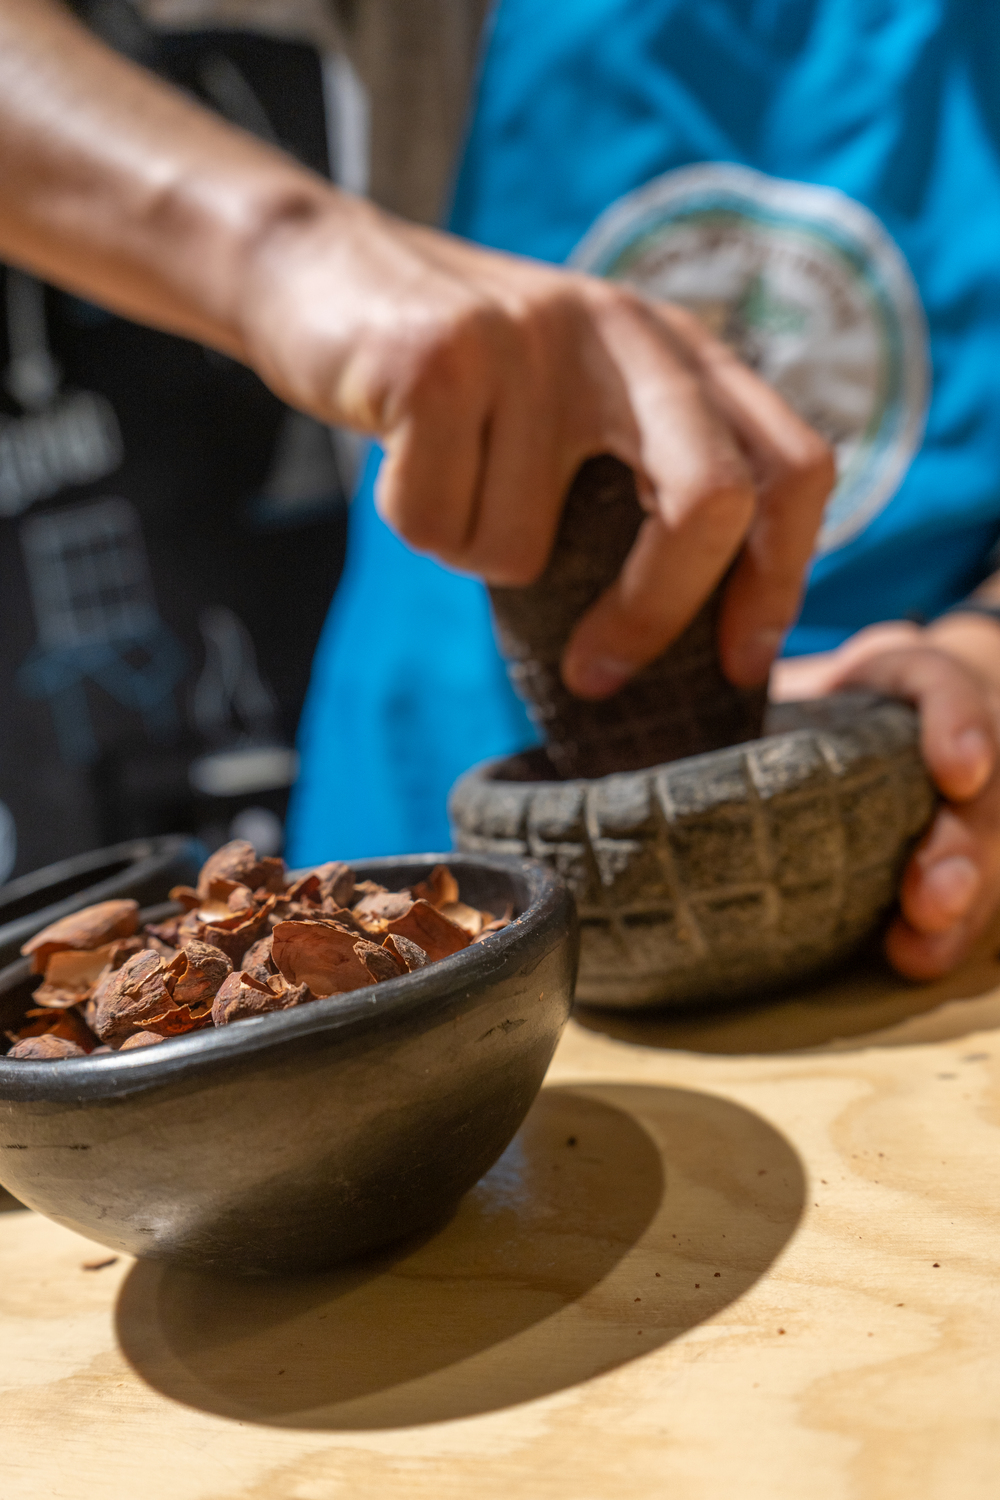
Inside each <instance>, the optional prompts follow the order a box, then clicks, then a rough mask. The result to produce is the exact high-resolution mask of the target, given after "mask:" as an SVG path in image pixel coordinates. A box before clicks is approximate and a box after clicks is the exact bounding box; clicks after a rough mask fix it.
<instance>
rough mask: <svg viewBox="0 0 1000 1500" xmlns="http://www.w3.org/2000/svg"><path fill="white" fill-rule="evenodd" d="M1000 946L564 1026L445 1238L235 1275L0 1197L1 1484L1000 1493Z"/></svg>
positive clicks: (65, 1496) (64, 1491) (964, 1498)
mask: <svg viewBox="0 0 1000 1500" xmlns="http://www.w3.org/2000/svg"><path fill="white" fill-rule="evenodd" d="M998 947H1000V932H995V933H994V934H992V936H991V938H990V941H989V942H988V943H986V944H984V945H983V948H982V950H981V952H980V953H979V954H978V955H977V956H976V957H975V959H974V960H972V961H970V963H969V964H967V965H966V966H965V968H964V969H963V970H962V972H961V973H960V974H959V975H958V976H956V977H955V978H953V979H952V980H951V981H949V982H948V983H947V984H941V985H938V986H934V987H930V988H922V989H916V988H909V987H907V986H905V985H903V984H901V983H899V982H898V981H894V980H892V979H891V978H890V977H889V976H888V975H886V974H885V973H882V972H874V971H873V970H872V969H871V967H869V968H868V969H866V970H864V971H861V972H859V973H857V974H855V975H852V976H850V977H849V978H847V979H844V980H841V981H840V982H838V983H836V984H832V985H829V986H827V987H826V988H824V989H822V990H818V991H815V992H814V993H812V994H810V995H803V996H801V997H797V998H793V999H791V1000H786V1001H783V1002H781V1003H777V1004H773V1005H771V1006H769V1007H767V1008H766V1009H763V1010H757V1011H755V1012H751V1013H744V1014H742V1015H729V1016H715V1017H710V1018H705V1017H702V1018H700V1019H696V1020H688V1021H686V1022H674V1023H669V1022H663V1021H660V1022H649V1021H646V1022H643V1021H641V1020H631V1021H629V1020H626V1019H624V1018H622V1019H621V1020H619V1021H618V1022H614V1021H611V1022H608V1021H603V1022H601V1021H597V1020H595V1019H593V1018H591V1019H589V1020H584V1021H578V1022H575V1023H574V1024H573V1025H572V1026H571V1027H570V1029H569V1030H568V1032H567V1033H566V1036H565V1038H564V1040H563V1042H562V1044H561V1046H560V1048H559V1052H558V1054H557V1056H556V1059H555V1061H554V1063H553V1065H552V1069H551V1072H550V1074H549V1078H548V1081H547V1085H546V1088H545V1089H544V1090H543V1092H542V1095H541V1097H540V1099H539V1101H538V1103H537V1104H536V1106H535V1108H534V1110H533V1111H532V1113H531V1115H530V1116H529V1119H528V1121H527V1123H526V1125H525V1126H524V1128H523V1129H522V1131H521V1133H520V1135H519V1136H518V1137H517V1139H516V1141H515V1142H514V1144H513V1145H512V1146H511V1148H510V1149H509V1151H508V1152H507V1154H506V1155H505V1156H504V1158H503V1159H502V1161H501V1162H500V1163H499V1164H498V1165H497V1166H496V1167H495V1168H494V1169H493V1171H492V1172H491V1173H490V1174H489V1175H488V1177H486V1178H485V1179H484V1180H483V1182H482V1183H480V1185H479V1186H478V1187H477V1188H476V1189H475V1190H474V1191H473V1192H472V1193H471V1194H469V1196H468V1197H467V1198H466V1199H465V1201H464V1202H463V1204H462V1206H461V1207H460V1209H459V1211H458V1213H457V1214H456V1216H455V1218H454V1219H453V1220H452V1222H451V1223H450V1224H449V1225H448V1226H447V1227H446V1228H445V1229H444V1230H443V1231H442V1232H440V1233H439V1234H437V1235H435V1236H434V1237H432V1238H429V1239H427V1240H425V1241H424V1242H423V1243H421V1244H418V1245H410V1246H408V1247H407V1248H406V1249H405V1250H403V1251H401V1252H397V1253H396V1254H395V1255H392V1256H387V1257H385V1258H384V1259H382V1260H380V1261H379V1262H377V1263H375V1264H369V1265H367V1266H365V1267H364V1268H362V1269H353V1270H350V1271H346V1272H340V1273H336V1274H331V1275H327V1276H323V1277H318V1278H313V1279H310V1280H308V1281H302V1282H288V1283H281V1284H260V1283H257V1284H249V1283H237V1282H233V1283H232V1284H230V1283H226V1282H219V1281H211V1280H208V1279H204V1278H200V1277H198V1276H196V1275H192V1274H187V1273H181V1272H178V1271H173V1270H168V1269H164V1268H160V1267H157V1266H155V1265H152V1264H148V1263H147V1264H136V1263H133V1262H130V1261H129V1260H127V1259H126V1258H124V1257H119V1258H118V1259H117V1260H115V1262H114V1263H113V1264H110V1265H104V1266H103V1267H102V1268H100V1269H93V1268H88V1265H89V1266H90V1267H93V1266H94V1264H95V1263H97V1264H98V1265H99V1264H100V1262H102V1261H104V1260H107V1259H109V1258H110V1256H109V1255H108V1254H104V1253H102V1251H101V1249H100V1248H99V1247H98V1246H95V1245H93V1244H92V1243H90V1242H89V1241H86V1240H83V1239H81V1238H79V1237H78V1236H76V1235H74V1234H72V1233H70V1232H69V1231H67V1230H65V1229H61V1228H59V1227H58V1226H57V1225H55V1224H52V1223H50V1222H49V1221H48V1220H46V1219H43V1218H40V1217H39V1216H38V1215H36V1214H32V1213H29V1212H27V1211H26V1210H24V1209H21V1208H20V1207H19V1206H18V1205H17V1204H15V1203H14V1201H13V1199H10V1198H7V1199H6V1202H5V1203H4V1204H3V1207H4V1208H5V1210H6V1211H5V1212H2V1213H0V1384H2V1387H3V1389H2V1396H0V1423H2V1427H0V1497H2V1500H112V1497H113V1500H119V1497H121V1500H161V1497H162V1500H167V1497H169V1500H237V1497H239V1500H341V1497H343V1500H368V1497H371V1500H376V1497H377V1500H397V1497H399V1500H403V1497H406V1500H452V1497H454V1500H459V1497H461V1500H467V1497H475V1500H479V1497H485V1500H493V1497H496V1500H510V1497H514V1496H517V1497H525V1500H605V1497H614V1500H619V1497H628V1500H646V1497H650V1500H652V1497H656V1500H660V1497H666V1496H678V1497H681V1500H702V1497H705V1500H707V1497H713V1500H714V1497H716V1496H726V1497H730V1496H736V1497H739V1500H757V1497H760V1500H785V1497H788V1500H848V1497H850V1500H854V1497H865V1500H931V1497H933V1500H980V1497H982V1500H987V1497H989V1500H994V1497H996V1496H997V1495H998V1494H1000V1275H998V1272H1000V1234H998V1229H1000V1222H998V1221H1000V1192H998V1186H1000V1170H998V1163H1000V1041H998V1038H997V1036H996V1034H995V1028H997V1027H1000V965H998V964H997V963H996V962H995V961H994V959H993V958H992V957H991V955H992V954H995V953H996V951H997V949H998Z"/></svg>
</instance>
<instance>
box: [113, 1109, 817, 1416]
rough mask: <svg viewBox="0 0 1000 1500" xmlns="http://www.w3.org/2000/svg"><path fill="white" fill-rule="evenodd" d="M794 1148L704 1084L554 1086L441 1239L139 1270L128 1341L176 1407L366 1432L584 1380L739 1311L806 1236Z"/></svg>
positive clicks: (131, 1279)
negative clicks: (293, 1261)
mask: <svg viewBox="0 0 1000 1500" xmlns="http://www.w3.org/2000/svg"><path fill="white" fill-rule="evenodd" d="M803 1195H804V1178H803V1172H802V1168H801V1165H800V1163H799V1160H798V1157H797V1156H796V1154H795V1152H794V1150H793V1149H792V1147H791V1146H790V1145H789V1144H788V1142H787V1141H786V1140H785V1139H784V1138H783V1137H782V1136H781V1135H779V1134H778V1133H777V1132H776V1131H775V1130H774V1129H773V1128H772V1127H771V1126H770V1125H768V1124H767V1123H766V1122H765V1121H763V1120H762V1119H760V1118H759V1117H758V1116H757V1115H755V1114H752V1113H751V1112H750V1111H749V1110H746V1109H744V1108H742V1107H740V1106H739V1105H736V1104H733V1103H730V1102H729V1101H727V1100H724V1099H719V1098H716V1097H714V1096H712V1095H709V1094H701V1093H694V1092H690V1091H687V1090H683V1089H670V1088H654V1087H632V1086H625V1085H612V1084H602V1085H595V1086H589V1085H588V1086H585V1087H584V1086H580V1087H572V1088H546V1089H544V1090H543V1092H542V1094H541V1095H540V1097H539V1099H538V1100H537V1101H536V1103H535V1106H534V1108H533V1109H532V1111H531V1113H530V1114H529V1116H528V1119H527V1120H526V1122H525V1124H524V1126H523V1127H522V1129H521V1131H520V1132H519V1134H518V1136H517V1137H516V1139H515V1140H514V1142H513V1143H512V1145H511V1146H510V1147H509V1148H508V1150H507V1151H506V1153H505V1154H504V1156H503V1157H502V1158H501V1159H500V1161H499V1162H498V1163H497V1165H496V1166H495V1167H494V1168H493V1169H492V1171H491V1172H489V1173H488V1174H487V1176H486V1177H485V1178H484V1179H483V1180H482V1181H481V1182H480V1183H479V1184H478V1185H477V1187H476V1188H474V1189H473V1191H472V1192H471V1193H469V1194H468V1195H467V1197H466V1198H465V1199H464V1200H463V1201H462V1203H461V1204H460V1206H459V1208H458V1211H457V1212H456V1214H455V1216H454V1218H453V1219H452V1220H451V1221H450V1222H449V1223H448V1224H447V1225H446V1226H445V1227H444V1228H443V1229H442V1230H441V1231H440V1232H439V1233H438V1234H436V1235H434V1236H432V1237H430V1238H427V1239H425V1240H423V1241H422V1242H421V1243H418V1244H414V1245H409V1246H404V1247H402V1248H400V1249H399V1250H397V1251H396V1253H395V1254H392V1255H386V1256H383V1257H381V1258H379V1259H377V1260H373V1261H368V1262H366V1263H364V1264H360V1265H356V1266H352V1267H349V1268H347V1269H344V1270H340V1271H337V1272H332V1273H329V1274H327V1275H324V1276H313V1277H309V1278H303V1279H302V1280H289V1281H282V1282H261V1281H254V1282H248V1281H238V1280H231V1281H227V1280H223V1279H216V1278H212V1279H210V1278H208V1277H204V1276H200V1275H198V1274H196V1273H193V1272H186V1271H181V1270H176V1269H171V1268H169V1267H163V1266H158V1265H156V1264H153V1263H151V1262H146V1263H143V1262H140V1263H139V1264H137V1265H136V1267H135V1268H134V1269H133V1270H132V1272H131V1273H130V1274H129V1276H128V1278H127V1280H126V1282H125V1284H124V1287H123V1289H122V1293H121V1297H120V1300H119V1306H118V1333H119V1338H120V1342H121V1346H122V1348H123V1350H124V1352H125V1354H126V1356H127V1357H128V1359H129V1360H130V1361H131V1362H132V1364H133V1365H134V1367H135V1368H136V1370H137V1371H138V1372H139V1374H140V1375H141V1376H142V1377H143V1378H144V1379H145V1380H147V1381H148V1382H149V1383H150V1385H152V1386H154V1387H156V1388H157V1389H158V1390H160V1391H161V1392H163V1393H164V1394H165V1395H167V1396H170V1397H171V1398H173V1399H174V1400H177V1401H182V1402H185V1403H187V1404H188V1405H190V1406H194V1407H198V1408H200V1409H202V1410H205V1411H211V1412H215V1413H219V1414H221V1415H224V1416H227V1417H232V1418H237V1419H239V1420H241V1421H250V1422H258V1423H267V1424H270V1425H275V1426H285V1427H297V1428H312V1429H328V1430H329V1429H342V1430H351V1429H354V1430H361V1429H372V1428H380V1427H400V1426H407V1425H414V1424H419V1423H426V1422H439V1421H443V1420H447V1419H450V1418H456V1417H464V1416H469V1415H472V1414H474V1413H479V1412H485V1411H492V1410H496V1409H498V1408H502V1407H508V1406H512V1405H515V1404H517V1403H519V1402H524V1401H529V1400H531V1399H533V1398H535V1397H538V1396H543V1395H546V1394H549V1393H550V1392H554V1391H559V1390H563V1389H565V1388H567V1387H569V1386H573V1385H576V1384H578V1383H579V1382H580V1381H583V1380H587V1379H589V1378H590V1377H592V1376H595V1375H598V1374H600V1373H601V1372H603V1371H607V1370H610V1369H613V1368H615V1367H616V1366H618V1365H621V1364H623V1363H625V1362H626V1361H629V1360H632V1359H635V1358H637V1357H639V1356H641V1355H642V1354H643V1353H645V1352H647V1351H649V1350H650V1349H655V1348H656V1347H658V1346H660V1345H662V1344H665V1343H668V1342H669V1341H670V1340H672V1339H675V1338H677V1337H678V1336H679V1335H681V1334H682V1333H684V1332H685V1331H686V1330H688V1329H690V1328H692V1327H694V1326H695V1325H696V1324H698V1323H701V1322H704V1320H705V1319H707V1318H710V1317H712V1316H713V1314H715V1313H718V1312H719V1311H720V1310H721V1309H722V1308H724V1307H726V1306H727V1305H728V1304H729V1303H731V1302H732V1301H733V1300H734V1299H735V1298H737V1297H739V1296H740V1295H741V1294H742V1293H743V1292H745V1291H746V1290H747V1288H748V1287H750V1286H752V1285H753V1283H754V1282H755V1281H757V1280H758V1278H759V1277H760V1276H761V1275H762V1274H763V1273H764V1272H765V1271H766V1270H767V1268H768V1266H769V1265H770V1264H771V1263H772V1261H773V1260H774V1259H775V1257H776V1256H777V1255H778V1253H779V1252H780V1250H781V1249H782V1247H783V1246H784V1245H785V1244H786V1243H787V1241H788V1240H789V1238H790V1237H791V1235H792V1233H793V1231H794V1229H795V1226H796V1224H797V1222H798V1219H799V1217H800V1214H801V1211H802V1206H803Z"/></svg>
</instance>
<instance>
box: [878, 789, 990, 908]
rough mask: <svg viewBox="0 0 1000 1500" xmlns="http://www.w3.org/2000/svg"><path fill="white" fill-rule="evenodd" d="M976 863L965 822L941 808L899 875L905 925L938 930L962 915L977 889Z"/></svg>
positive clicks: (978, 852)
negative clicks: (900, 876)
mask: <svg viewBox="0 0 1000 1500" xmlns="http://www.w3.org/2000/svg"><path fill="white" fill-rule="evenodd" d="M982 861H983V850H982V848H981V846H980V843H979V841H977V839H976V837H975V833H974V832H973V829H972V828H971V827H970V826H969V824H968V822H967V821H966V820H965V819H963V818H960V817H958V816H956V814H955V812H954V811H953V810H952V809H951V808H947V807H945V808H942V809H941V810H940V811H939V813H938V814H937V817H936V818H935V819H934V822H933V824H932V826H931V828H930V831H929V832H928V833H927V835H926V837H925V838H924V839H923V840H922V841H921V843H920V846H919V848H917V849H916V851H915V852H914V854H913V856H912V858H911V859H910V862H909V864H908V865H907V867H906V870H905V872H904V874H903V879H902V882H901V885H900V890H899V905H900V910H901V912H902V914H903V917H904V918H905V920H906V922H907V923H908V924H909V926H910V927H911V928H913V929H914V931H916V932H921V933H942V932H948V931H950V930H951V929H952V928H953V927H954V926H955V925H956V924H957V923H958V922H960V921H961V920H962V919H964V918H965V917H967V916H968V915H969V913H970V911H971V910H972V907H973V905H974V903H975V901H976V899H977V898H978V896H979V894H980V891H981V889H982V885H983V871H982V868H981V866H982Z"/></svg>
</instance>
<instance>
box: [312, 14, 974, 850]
mask: <svg viewBox="0 0 1000 1500" xmlns="http://www.w3.org/2000/svg"><path fill="white" fill-rule="evenodd" d="M992 12H993V8H992V7H990V6H987V5H983V4H977V3H975V0H553V3H551V4H549V5H547V6H539V5H537V3H529V0H502V3H501V4H500V6H499V8H498V10H497V12H496V14H495V18H494V21H493V25H492V30H491V34H490V36H489V39H488V46H487V48H486V52H485V57H484V62H483V67H482V74H481V79H480V85H479V90H478V98H477V103H476V109H475V113H474V118H473V121H472V124H471V128H470V133H469V137H468V141H467V143H466V149H465V154H464V159H463V162H462V166H461V170H460V174H459V177H458V182H457V188H456V193H455V201H454V208H453V213H452V219H451V227H452V228H453V229H454V230H455V232H457V233H459V234H462V235H465V236H467V237H468V238H470V239H473V240H476V241H478V242H480V243H482V244H486V245H492V246H496V247H498V248H502V249H505V250H511V251H515V252H518V253H521V254H526V255H531V256H536V257H539V258H541V259H543V260H548V261H552V262H557V263H558V262H564V261H566V260H568V259H571V258H573V259H575V260H576V262H577V263H578V264H581V265H584V266H585V267H587V268H588V269H591V270H594V271H596V272H598V273H599V274H605V275H611V276H614V277H617V278H619V279H622V280H625V281H629V282H632V283H633V284H636V285H638V286H640V287H642V288H643V289H644V290H646V291H648V292H649V293H651V294H652V295H662V296H669V297H671V298H674V299H675V300H679V301H682V302H687V303H688V305H690V306H692V307H694V308H695V310H697V311H698V312H699V313H700V314H702V315H703V316H705V317H706V318H707V319H708V321H709V322H710V324H711V325H712V326H714V327H716V328H717V330H718V331H719V332H720V333H721V335H722V336H723V337H726V338H728V339H729V340H730V341H731V342H732V343H733V344H734V345H735V346H736V347H737V348H738V349H739V351H740V353H741V354H742V355H743V356H744V357H745V358H748V359H749V360H750V361H751V362H752V363H754V364H756V365H757V367H758V368H759V369H760V370H761V372H762V373H763V374H764V375H765V376H766V378H768V379H770V380H772V381H773V382H774V384H775V385H776V386H777V387H778V389H780V390H782V391H783V393H784V394H785V395H786V397H787V398H788V399H789V400H790V401H791V402H792V404H793V405H796V406H797V408H798V409H799V410H800V411H802V412H803V414H804V415H806V416H807V417H808V418H809V419H810V420H811V421H814V422H815V423H816V425H818V426H819V427H820V428H821V429H822V430H825V431H826V432H827V434H828V435H829V436H830V437H831V438H832V439H833V440H834V441H835V443H836V444H837V449H838V457H839V460H840V470H841V476H842V477H841V480H840V483H839V485H838V490H837V492H836V494H835V496H834V498H833V501H832V503H831V506H830V507H829V509H828V513H827V524H826V525H825V526H824V531H823V534H822V536H821V538H820V544H819V548H818V552H817V556H816V558H815V560H814V563H813V566H812V569H811V573H810V578H809V588H808V593H807V596H806V599H805V604H804V607H803V610H802V614H801V618H800V621H799V623H798V624H797V626H796V627H795V629H794V630H793V631H792V633H791V636H790V639H789V643H788V648H787V649H788V650H790V651H792V652H800V651H811V650H819V649H826V648H829V647H832V646H834V645H837V644H839V643H840V642H841V641H842V640H844V639H845V638H846V637H847V636H849V635H850V634H852V633H853V632H854V631H855V630H857V629H859V628H860V627H861V626H863V625H866V624H869V623H872V622H873V621H876V620H880V619H891V618H899V617H901V616H904V615H907V614H912V613H919V614H923V615H926V616H931V615H933V614H935V613H937V612H939V611H940V610H942V609H944V608H946V607H947V606H948V605H949V604H951V603H953V602H955V601H957V600H958V599H960V598H961V597H962V596H963V595H964V594H966V593H967V592H968V591H969V590H970V589H971V588H972V587H974V586H975V584H976V583H978V582H979V581H980V580H981V579H982V578H983V577H985V576H986V574H987V573H989V572H990V571H992V569H993V567H994V566H995V563H994V562H993V560H992V557H991V553H992V549H993V548H994V547H995V545H996V543H997V540H998V537H1000V402H998V401H997V399H996V397H997V391H996V374H995V372H996V370H997V369H998V368H1000V265H998V262H1000V89H998V86H997V79H998V78H1000V27H998V26H997V25H996V22H995V17H994V16H993V14H992ZM371 478H372V474H371V472H369V475H368V480H367V483H366V485H365V486H363V488H362V494H361V495H360V497H359V500H358V502H357V506H356V512H355V516H354V532H353V535H352V538H351V543H350V550H349V561H348V567H347V571H346V574H345V578H344V581H343V583H342V585H341V590H340V593H339V595H338V599H337V600H336V601H335V604H334V608H333V611H332V614H331V617H330V620H329V622H328V626H327V633H326V637H325V639H324V642H323V645H322V647H321V650H320V653H319V655H318V657H317V662H316V666H315V669H314V681H313V687H312V689H311V694H310V701H309V704H308V706H307V711H306V715H305V718H304V721H303V729H302V736H301V739H302V750H303V778H302V783H301V786H300V788H299V789H298V791H297V794H296V798H295V802H294V805H293V811H292V817H291V823H290V830H291V831H290V853H291V857H292V858H293V859H296V860H299V859H301V860H305V859H318V858H321V857H322V858H330V857H334V856H346V857H350V856H352V855H358V854H362V853H372V854H375V853H383V852H397V851H398V852H403V851H405V850H411V849H412V850H416V849H420V848H429V847H431V846H438V847H444V846H445V844H446V842H447V837H448V833H447V823H446V817H445V797H446V794H447V790H448V787H449V786H450V784H451V782H452V781H453V780H454V778H455V776H456V775H457V774H459V772H461V771H462V770H463V769H465V767H466V766H467V765H469V764H471V763H472V762H473V761H475V760H477V759H483V758H485V757H486V756H489V755H496V754H504V753H508V752H509V751H511V750H513V749H515V748H519V747H520V746H522V745H524V744H525V743H528V742H529V741H530V739H531V737H532V733H531V729H530V726H529V725H528V723H527V720H526V717H525V715H524V713H523V710H522V709H521V707H520V705H519V704H518V703H517V701H516V699H514V698H513V695H512V694H511V692H510V689H509V688H508V686H507V684H506V682H505V680H504V678H503V676H502V671H501V669H500V668H499V664H498V659H497V655H496V650H495V647H494V646H493V643H492V638H491V635H490V632H489V622H488V613H487V609H486V605H485V597H484V594H483V591H482V589H481V588H480V586H479V585H478V584H475V583H473V582H471V581H469V580H467V579H460V578H457V577H456V576H455V575H453V574H450V573H448V572H447V571H446V570H444V569H441V568H438V567H437V566H436V565H435V564H434V563H431V562H429V561H428V560H426V559H419V558H416V557H415V556H414V555H413V554H412V553H410V552H408V551H407V549H405V548H404V547H403V544H402V543H400V542H398V541H397V540H396V539H395V538H393V537H392V536H391V535H390V533H389V532H388V531H387V529H386V528H385V527H384V526H383V525H382V524H381V522H379V521H378V520H377V518H376V517H375V514H374V510H373V508H372V505H371V496H370V488H371ZM418 641H419V642H420V646H421V649H420V650H418V649H417V642H418ZM362 768H364V769H362ZM368 771H370V773H371V774H370V782H369V784H370V792H369V791H368V790H367V789H365V788H364V782H365V781H366V780H367V779H368V777H367V772H368ZM359 774H360V775H361V777H362V788H361V789H359V781H358V776H359ZM348 785H349V786H350V787H351V795H350V802H351V805H350V807H345V806H344V798H343V796H342V795H341V794H340V791H339V789H340V788H342V787H345V786H348Z"/></svg>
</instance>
